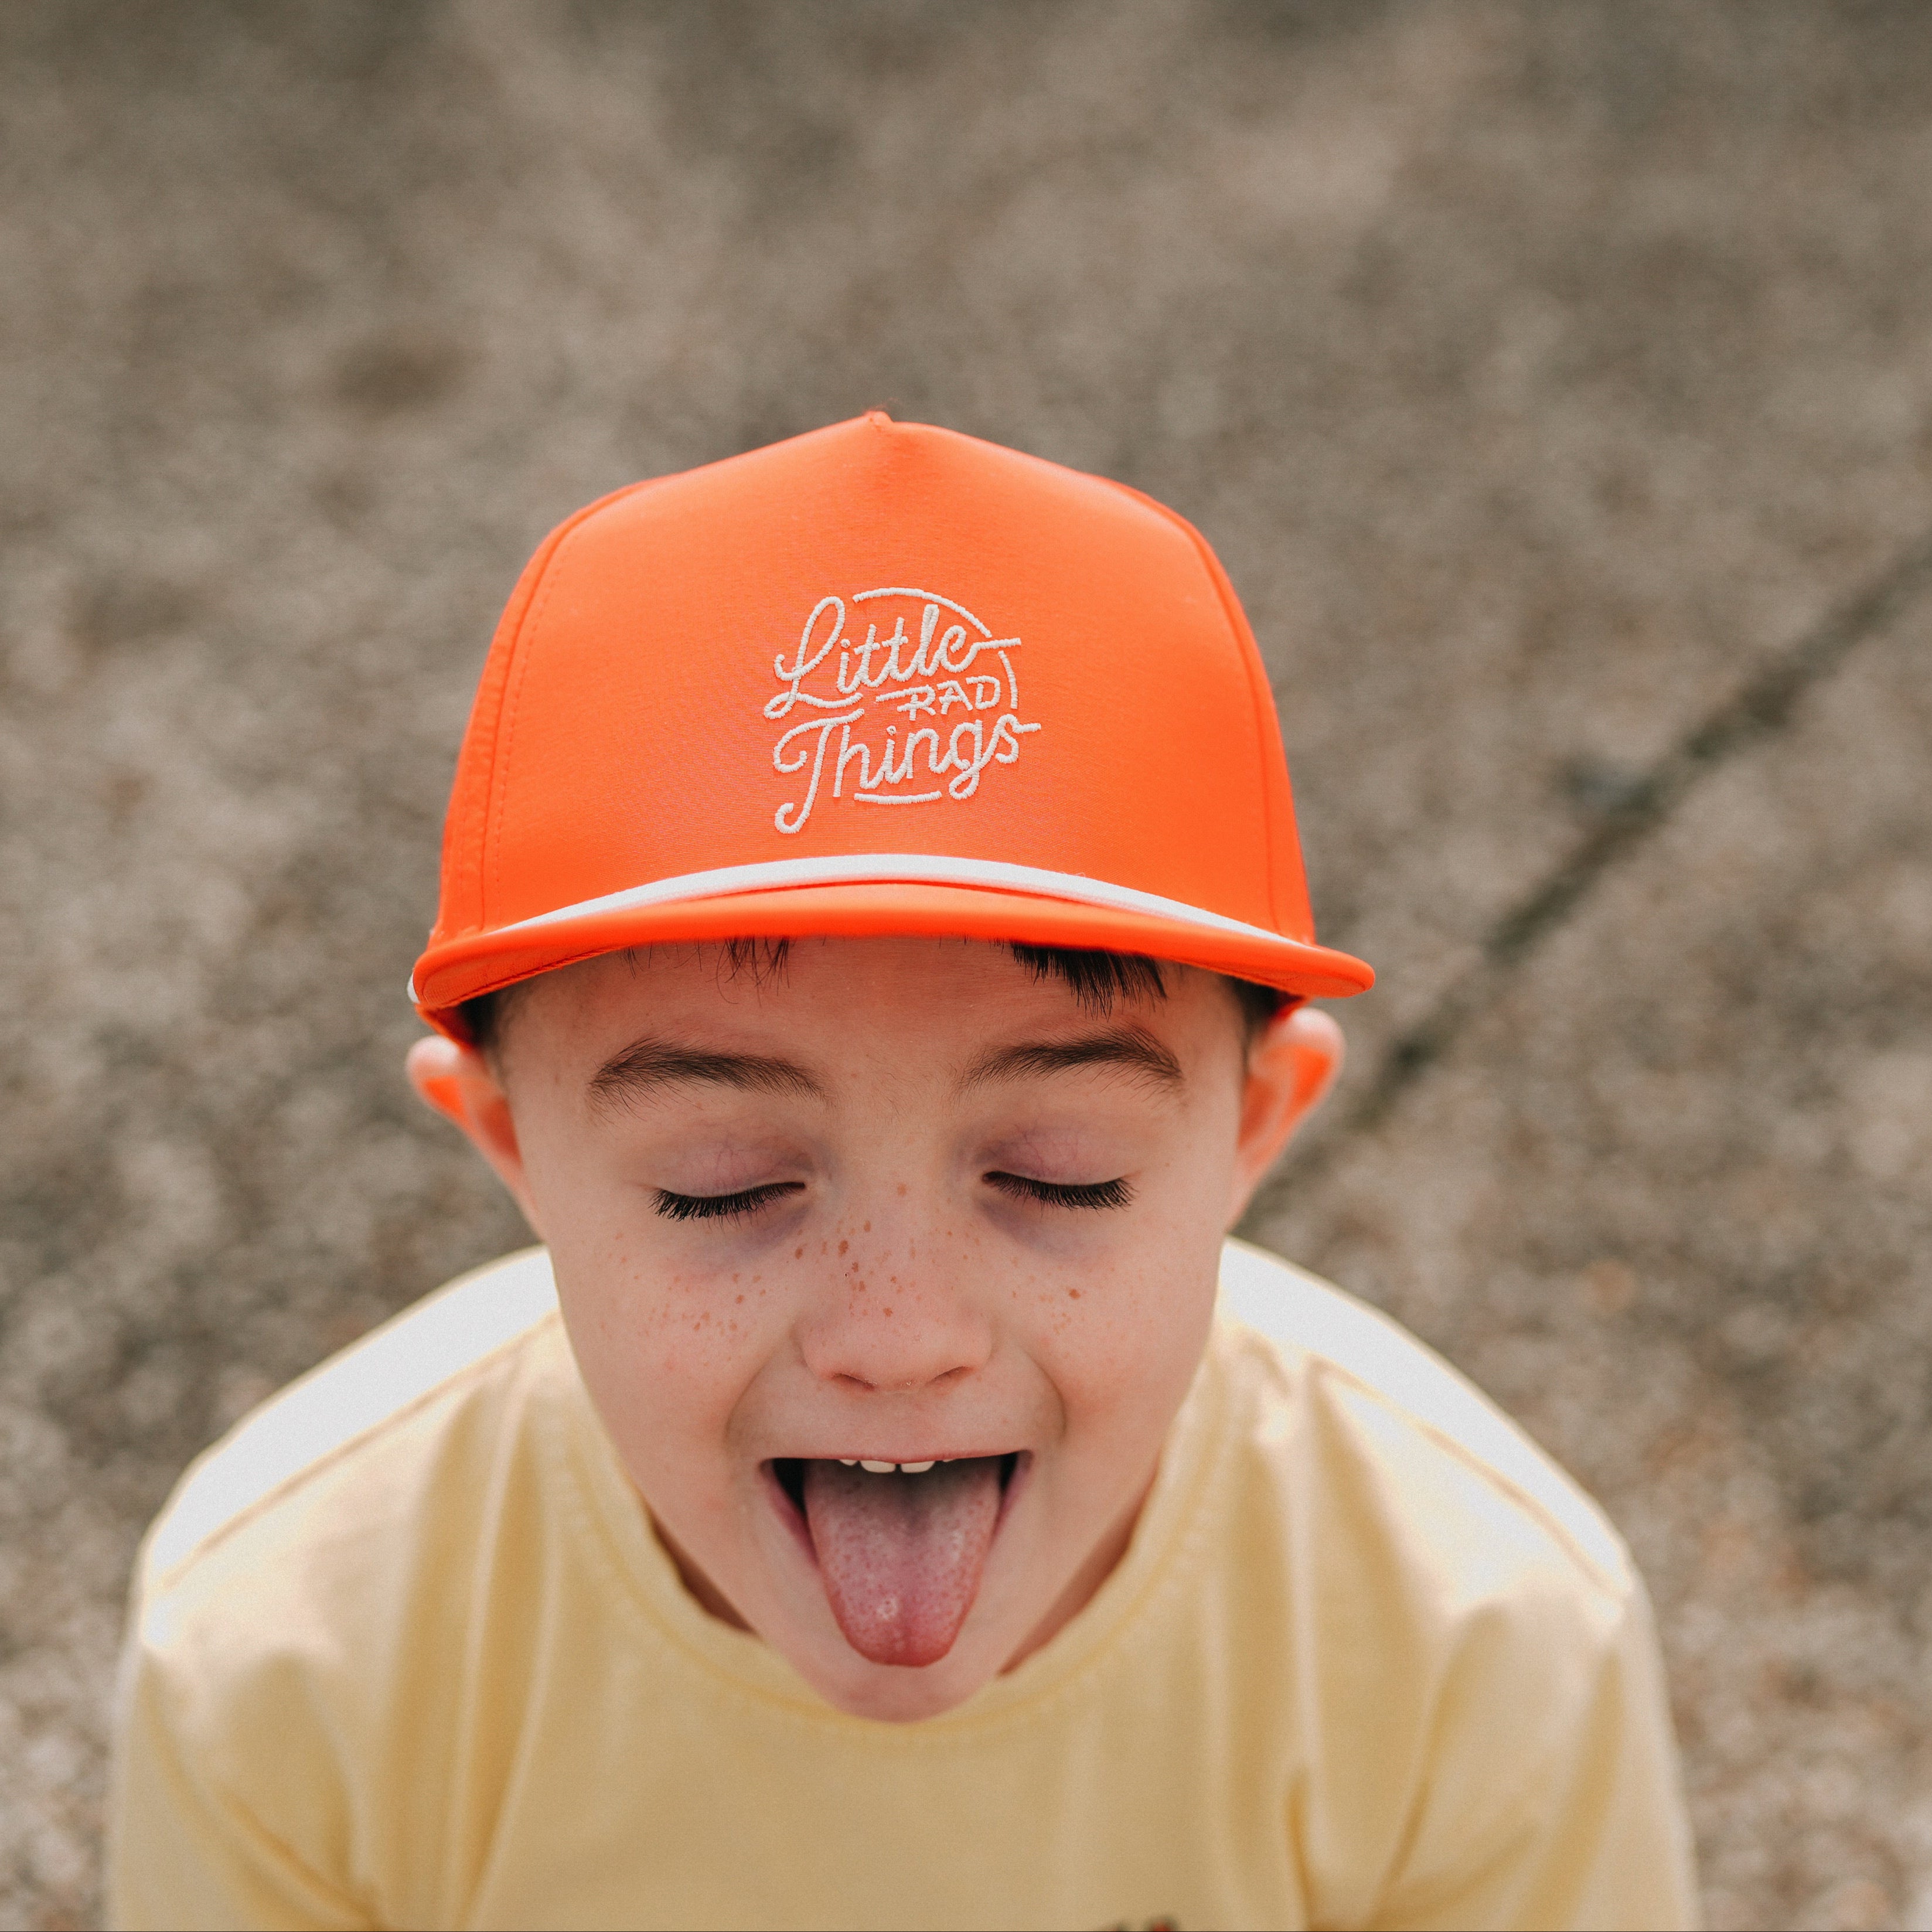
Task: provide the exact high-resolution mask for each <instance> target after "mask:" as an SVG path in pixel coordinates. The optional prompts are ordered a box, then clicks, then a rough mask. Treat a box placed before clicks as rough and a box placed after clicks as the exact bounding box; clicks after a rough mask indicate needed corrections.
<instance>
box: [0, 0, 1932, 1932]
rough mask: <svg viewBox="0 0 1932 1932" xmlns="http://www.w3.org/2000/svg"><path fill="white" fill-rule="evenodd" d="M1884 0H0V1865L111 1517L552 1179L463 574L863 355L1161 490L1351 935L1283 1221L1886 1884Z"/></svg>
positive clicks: (1896, 673) (1905, 890) (1699, 1794)
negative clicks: (519, 1154) (1443, 1371)
mask: <svg viewBox="0 0 1932 1932" xmlns="http://www.w3.org/2000/svg"><path fill="white" fill-rule="evenodd" d="M1928 184H1932V8H1927V7H1924V5H1920V4H1914V3H1909V4H1904V5H1853V4H1839V5H1822V4H1803V5H1790V4H1785V0H1754V4H1753V5H1750V6H1748V7H1747V6H1743V5H1718V4H1711V0H1705V4H1699V5H1652V4H1643V0H1614V4H1603V5H1598V4H1589V0H1576V4H1568V0H1535V4H1518V5H1487V4H1481V0H1455V4H1450V0H1404V4H1398V5H1375V4H1370V0H1348V4H1342V5H1280V4H1272V0H1107V3H1106V4H1094V3H1093V0H1053V4H1051V5H1048V4H1044V3H1043V0H1034V4H1031V5H1028V4H1022V0H992V4H987V0H944V4H941V0H837V4H820V0H785V4H782V5H781V4H777V0H766V4H736V3H735V0H665V4H645V3H644V0H635V4H620V3H619V0H586V4H565V0H546V4H544V5H532V4H528V0H524V4H516V0H461V3H460V4H451V5H434V4H425V0H287V3H286V4H269V0H227V4H219V0H172V4H170V5H166V6H165V7H163V6H156V5H139V4H133V0H123V4H118V5H106V4H101V3H100V0H13V4H11V5H8V6H7V7H5V8H4V9H0V357H4V370H5V374H4V380H0V528H4V542H5V550H4V571H0V989H4V992H0V1093H4V1096H5V1101H4V1126H5V1132H4V1135H3V1136H0V1921H4V1922H5V1923H6V1924H17V1925H22V1926H33V1927H65V1926H71V1925H75V1924H84V1923H86V1922H88V1921H89V1919H90V1918H91V1917H92V1915H94V1914H95V1912H96V1911H97V1910H98V1893H97V1889H96V1886H97V1875H96V1874H97V1859H98V1842H97V1841H98V1823H99V1817H100V1810H101V1791H102V1778H103V1769H104V1745H105V1742H106V1706H107V1695H108V1691H109V1685H110V1674H111V1670H112V1667H113V1657H114V1653H115V1647H116V1643H117V1638H118V1620H119V1616H120V1612H121V1595H122V1591H123V1589H124V1580H125V1577H126V1575H127V1568H128V1565H129V1563H130V1559H131V1557H132V1556H133V1548H134V1544H135V1541H136V1537H137V1536H138V1535H139V1531H140V1529H141V1527H142V1525H143V1523H145V1520H147V1519H148V1517H149V1516H150V1515H151V1513H152V1512H153V1511H154V1509H155V1508H157V1505H159V1503H160V1501H161V1499H162V1498H163V1495H164V1494H165V1493H166V1490H167V1489H168V1487H169V1484H170V1483H171V1482H172V1480H173V1478H174V1477H175V1474H176V1473H177V1472H178V1470H179V1469H180V1467H181V1465H182V1463H184V1461H185V1460H187V1457H189V1456H190V1455H191V1454H193V1452H194V1451H196V1449H198V1448H199V1447H200V1446H201V1445H202V1444H203V1443H205V1442H206V1441H207V1440H208V1439H209V1438H210V1437H211V1436H212V1435H214V1433H217V1431H218V1430H220V1429H221V1428H222V1427H223V1426H224V1425H225V1424H226V1423H227V1422H229V1421H230V1420H232V1419H233V1418H235V1417H236V1415H239V1413H240V1412H242V1410H244V1409H245V1408H247V1407H248V1406H249V1405H250V1404H251V1403H254V1402H255V1401H257V1400H259V1399H260V1397H263V1395H264V1394H266V1393H268V1392H269V1391H270V1390H271V1389H272V1388H274V1387H275V1385H277V1384H278V1383H279V1382H281V1381H283V1380H284V1379H286V1378H287V1377H288V1376H291V1375H293V1374H294V1373H296V1372H297V1371H299V1370H302V1368H304V1367H307V1366H308V1364H311V1363H312V1362H313V1361H315V1360H317V1358H318V1357H320V1356H321V1355H323V1354H324V1353H326V1352H328V1351H329V1350H331V1349H335V1348H336V1347H338V1346H341V1344H343V1343H345V1342H347V1341H348V1340H351V1339H352V1338H353V1337H355V1336H356V1334H359V1333H360V1332H361V1331H362V1330H364V1329H365V1328H367V1327H368V1325H371V1324H372V1323H374V1322H377V1321H378V1320H380V1319H382V1318H383V1316H385V1315H386V1314H387V1313H389V1312H390V1311H391V1310H394V1309H395V1308H396V1307H398V1306H400V1305H401V1304H403V1303H404V1302H406V1301H409V1300H410V1299H412V1298H414V1297H415V1296H416V1295H419V1294H421V1293H422V1292H425V1290H426V1289H429V1288H431V1287H432V1286H434V1285H435V1284H436V1283H438V1282H440V1280H443V1278H445V1277H446V1276H448V1275H449V1274H452V1273H453V1272H455V1271H457V1270H458V1269H460V1268H463V1267H465V1266H466V1265H469V1264H471V1263H473V1262H478V1261H480V1260H481V1259H484V1258H486V1257H487V1256H491V1255H493V1254H495V1253H498V1252H500V1251H501V1250H503V1249H505V1248H506V1247H510V1246H511V1245H514V1244H517V1243H518V1242H519V1241H520V1229H519V1228H518V1226H517V1223H515V1221H514V1219H513V1217H512V1215H511V1212H510V1211H509V1209H508V1207H507V1206H506V1205H505V1203H504V1202H502V1201H500V1200H499V1199H497V1197H496V1194H495V1193H493V1189H492V1187H491V1185H490V1184H489V1183H488V1182H487V1180H486V1178H485V1177H484V1175H483V1173H482V1172H481V1169H480V1168H478V1166H475V1163H473V1162H472V1160H471V1159H470V1158H469V1157H468V1156H467V1155H466V1153H465V1152H464V1151H463V1149H462V1148H460V1146H459V1145H458V1144H457V1142H456V1140H455V1136H454V1135H453V1134H452V1133H450V1132H449V1131H448V1130H445V1129H444V1128H443V1127H441V1126H440V1125H439V1124H437V1123H436V1122H435V1121H433V1120H431V1118H430V1117H429V1116H428V1115H426V1114H423V1113H421V1112H419V1111H418V1110H417V1109H416V1106H415V1103H413V1100H411V1098H410V1096H409V1094H407V1091H406V1089H405V1088H404V1084H403V1082H402V1079H401V1073H400V1068H399V1063H400V1061H401V1055H402V1052H403V1050H404V1048H405V1047H406V1046H407V1044H408V1043H409V1042H410V1040H411V1038H412V1037H414V1035H415V1034H416V1031H418V1028H417V1025H416V1022H415V1020H414V1019H413V1016H412V1015H411V1013H410V1010H409V1008H408V1007H407V1004H406V1002H405V1001H404V996H403V986H404V977H405V975H406V974H407V971H408V968H409V966H410V962H411V960H412V959H413V956H414V954H415V953H416V950H417V947H418V946H419V943H420V941H421V939H422V935H423V934H424V932H425V929H426V928H427V926H428V922H429V919H430V916H431V911H432V909H433V898H434V880H435V870H436V855H437V838H438V832H439V826H440V818H441V814H442V809H443V801H444V797H445V794H446V788H447V786H448V784H449V776H450V772H451V769H452V763H453V760H454V757H455V748H456V745H457V740H458V734H459V732H460V728H461V725H462V722H463V717H464V715H465V713H466V707H467V705H468V702H469V694H470V691H471V688H472V683H473V681H474V679H475V675H476V673H477V670H478V667H479V665H480V663H481V656H482V653H483V650H484V646H485V644H486V643H487V638H488V635H489V632H490V628H491V625H492V623H493V620H494V618H495V616H496V611H497V610H498V608H499V606H500V604H501V603H502V599H503V598H504V597H505V595H507V593H508V589H509V587H510V586H511V582H512V581H513V580H514V577H515V575H516V573H517V569H518V568H519V567H520V565H521V563H522V562H523V559H524V557H525V556H526V553H528V552H529V550H530V549H531V548H532V547H533V545H534V544H535V543H536V541H538V538H540V537H541V535H542V534H543V532H544V531H545V530H546V529H547V528H548V527H549V526H550V525H551V524H552V523H554V522H555V521H556V520H558V519H559V517H562V516H563V515H564V514H565V513H566V512H567V511H569V510H571V509H572V508H574V507H575V506H577V505H578V504H580V503H581V502H584V501H586V499H589V498H590V497H592V496H596V495H598V493H601V492H602V491H604V490H609V489H610V488H612V487H614V486H616V485H617V484H621V483H624V482H626V481H629V480H631V479H632V478H636V477H638V476H642V475H649V474H652V473H653V472H661V471H664V470H669V469H680V468H683V467H685V466H689V465H691V464H694V463H701V462H704V461H706V460H710V459H712V458H717V457H721V456H724V455H730V454H732V453H733V452H737V451H739V450H742V449H746V448H748V447H749V446H753V445H755V444H758V443H764V442H766V441H769V440H772V439H773V438H775V437H781V436H784V435H787V434H791V433H793V432H794V431H801V430H804V429H807V428H811V427H813V426H814V425H819V424H822V423H824V422H829V421H832V420H834V419H838V418H840V417H844V416H850V415H852V414H854V413H856V412H857V411H859V410H861V409H862V408H864V407H865V406H867V405H868V404H885V405H886V406H887V407H890V408H891V409H892V410H893V411H894V412H895V413H897V414H898V415H901V416H906V417H910V418H913V419H922V420H926V421H930V422H940V423H944V424H947V425H951V426H952V427H953V428H958V429H961V430H965V431H971V432H974V433H976V434H980V435H982V436H986V437H993V438H995V439H997V440H1000V441H1002V442H1006V443H1013V444H1016V445H1017V446H1019V447H1021V448H1022V449H1028V450H1031V451H1033V452H1037V453H1038V454H1040V455H1043V456H1046V457H1050V458H1054V459H1056V460H1058V461H1061V462H1063V463H1072V464H1075V465H1077V466H1082V467H1085V468H1091V469H1099V470H1102V471H1104V472H1106V473H1107V474H1108V475H1112V476H1117V477H1120V478H1124V479H1125V480H1126V481H1129V482H1131V483H1133V484H1136V485H1137V486H1138V487H1140V488H1142V489H1143V490H1148V491H1151V492H1152V493H1154V494H1155V495H1156V496H1160V497H1161V498H1163V499H1165V500H1166V501H1167V502H1171V503H1172V504H1174V505H1176V506H1177V507H1178V508H1180V509H1181V511H1183V512H1184V514H1187V516H1189V517H1191V518H1193V520H1195V521H1196V523H1199V525H1200V526H1202V529H1204V530H1205V532H1207V534H1208V536H1209V538H1211V540H1212V541H1213V542H1214V544H1216V545H1217V547H1218V548H1219V550H1220V553H1221V554H1222V556H1223V558H1224V559H1226V562H1227V564H1228V565H1229V569H1230V571H1231V572H1232V575H1233V577H1234V579H1235V583H1236V584H1237V585H1238V587H1239V589H1240V590H1241V593H1242V595H1243V596H1244V598H1245V600H1246V601H1247V605H1248V607H1249V610H1250V613H1251V614H1252V616H1253V619H1254V622H1255V626H1256V630H1257V631H1258V633H1259V635H1260V637H1261V639H1262V643H1263V646H1264V649H1265V652H1266V653H1267V655H1268V661H1269V664H1270V666H1271V670H1272V673H1273V676H1274V682H1275V688H1276V690H1277V694H1278V696H1279V699H1280V706H1281V714H1282V719H1283V728H1284V731H1285V733H1286V739H1287V743H1288V748H1289V757H1290V760H1291V763H1292V766H1293V768H1294V770H1295V776H1296V781H1297V787H1298V793H1299V795H1300V799H1301V809H1302V812H1303V814H1304V825H1305V830H1306V835H1307V841H1308V846H1309V858H1310V867H1311V871H1312V874H1313V883H1314V889H1315V893H1316V907H1317V911H1318V916H1319V918H1320V920H1321V922H1322V929H1323V932H1324V935H1325V937H1326V938H1329V939H1330V940H1331V941H1334V943H1336V944H1340V945H1342V946H1344V947H1349V948H1350V949H1351V950H1355V951H1358V952H1360V953H1363V954H1364V955H1366V956H1367V957H1368V958H1369V959H1371V960H1373V962H1376V965H1378V966H1379V968H1380V969H1381V971H1382V976H1383V977H1382V985H1381V986H1380V988H1379V989H1378V990H1377V992H1376V993H1375V994H1374V995H1372V996H1371V997H1370V998H1368V999H1366V1000H1363V1001H1359V1002H1357V1003H1355V1004H1354V1005H1353V1006H1352V1007H1349V1009H1348V1010H1346V1013H1345V1014H1344V1016H1343V1017H1344V1019H1345V1020H1346V1024H1347V1025H1348V1027H1349V1029H1350V1033H1351V1037H1352V1043H1353V1048H1354V1059H1353V1064H1352V1069H1351V1071H1350V1074H1349V1079H1348V1082H1347V1083H1346V1087H1345V1088H1344V1090H1343V1093H1342V1094H1341V1095H1340V1098H1339V1100H1338V1101H1337V1103H1336V1104H1335V1106H1334V1109H1333V1111H1332V1113H1331V1118H1330V1120H1329V1121H1328V1124H1327V1125H1326V1127H1325V1128H1324V1129H1323V1130H1322V1131H1321V1132H1320V1133H1316V1134H1314V1135H1312V1136H1310V1140H1309V1142H1308V1143H1307V1145H1306V1146H1305V1147H1304V1148H1301V1150H1299V1151H1298V1152H1297V1154H1295V1156H1294V1157H1292V1159H1291V1160H1290V1161H1289V1163H1288V1164H1287V1166H1286V1168H1285V1169H1284V1171H1283V1174H1282V1175H1281V1176H1280V1178H1279V1180H1278V1181H1277V1182H1276V1183H1275V1184H1273V1185H1272V1186H1271V1189H1270V1190H1269V1192H1268V1195H1267V1196H1266V1197H1265V1199H1264V1201H1263V1202H1262V1204H1261V1205H1260V1207H1259V1208H1258V1209H1257V1211H1256V1214H1254V1215H1253V1217H1251V1220H1250V1229H1249V1232H1252V1233H1253V1234H1254V1235H1256V1236H1257V1238H1260V1239H1262V1240H1264V1241H1268V1243H1270V1244H1273V1245H1274V1246H1277V1247H1280V1248H1281V1249H1282V1250H1284V1251H1285V1252H1286V1253H1289V1254H1290V1255H1292V1256H1295V1257H1297V1258H1298V1259H1300V1260H1301V1261H1303V1262H1305V1263H1307V1264H1308V1265H1311V1266H1313V1267H1315V1268H1318V1269H1319V1270H1321V1271H1323V1272H1325V1273H1326V1274H1330V1275H1331V1276H1333V1277H1334V1278H1336V1279H1337V1280H1339V1281H1340V1282H1341V1283H1343V1285H1345V1286H1347V1287H1349V1288H1350V1289H1353V1290H1355V1292H1357V1293H1358V1294H1361V1295H1365V1296H1367V1297H1369V1298H1371V1299H1373V1300H1374V1301H1376V1302H1378V1303H1379V1304H1382V1306H1384V1307H1387V1308H1388V1309H1390V1310H1391V1311H1393V1312H1394V1313H1395V1314H1396V1315H1397V1316H1400V1318H1401V1319H1403V1320H1404V1321H1405V1322H1409V1324H1411V1325H1412V1326H1413V1327H1415V1328H1416V1329H1418V1331H1420V1332H1421V1334H1423V1335H1424V1337H1427V1339H1428V1340H1430V1341H1432V1342H1433V1343H1435V1344H1436V1346H1438V1347H1439V1348H1441V1349H1443V1350H1444V1351H1445V1352H1446V1353H1447V1354H1448V1355H1449V1356H1450V1357H1451V1359H1453V1360H1454V1361H1456V1362H1457V1364H1460V1366H1461V1367H1463V1368H1464V1369H1465V1370H1467V1371H1468V1372H1469V1373H1470V1374H1472V1376H1475V1378H1476V1379H1477V1380H1478V1381H1479V1382H1481V1383H1482V1384H1483V1385H1484V1386H1485V1387H1486V1388H1488V1389H1489V1390H1490V1391H1491V1392H1492V1393H1493V1394H1494V1395H1495V1396H1496V1397H1497V1398H1498V1399H1499V1400H1501V1401H1502V1403H1504V1404H1505V1406H1508V1408H1509V1409H1511V1410H1512V1411H1513V1412H1514V1413H1515V1414H1516V1415H1518V1416H1519V1417H1520V1418H1523V1421H1525V1422H1526V1424H1527V1425H1528V1427H1529V1428H1530V1429H1531V1430H1532V1431H1533V1432H1534V1433H1535V1434H1536V1435H1537V1436H1538V1437H1539V1438H1540V1439H1541V1441H1542V1442H1544V1444H1545V1445H1547V1447H1549V1448H1550V1449H1551V1450H1552V1451H1554V1452H1555V1453H1556V1454H1557V1455H1558V1456H1559V1457H1560V1458H1562V1460H1564V1461H1565V1463H1567V1464H1568V1466H1570V1467H1571V1469H1573V1470H1574V1471H1575V1472H1576V1473H1577V1475H1579V1476H1580V1478H1582V1479H1583V1481H1584V1482H1585V1483H1586V1484H1588V1485H1589V1487H1591V1488H1592V1490H1594V1491H1595V1493H1597V1494H1598V1496H1600V1497H1601V1498H1602V1499H1603V1500H1604V1502H1605V1503H1606V1505H1607V1507H1608V1508H1609V1509H1610V1512H1611V1513H1612V1514H1613V1516H1614V1517H1615V1518H1616V1520H1617V1522H1618V1523H1619V1525H1620V1526H1621V1527H1622V1529H1623V1530H1624V1532H1625V1534H1626V1535H1628V1538H1630V1540H1631V1542H1632V1544H1634V1547H1635V1549H1636V1551H1637V1556H1638V1557H1639V1559H1640V1562H1641V1563H1642V1565H1643V1568H1644V1570H1645V1571H1646V1574H1647V1575H1648V1576H1649V1580H1650V1582H1651V1584H1652V1588H1653V1589H1654V1591H1655V1595H1656V1598H1657V1600H1658V1608H1659V1612H1660V1617H1661V1625H1662V1630H1663V1635H1664V1646H1665V1649H1666V1652H1667V1655H1668V1658H1669V1662H1670V1670H1671V1675H1672V1684H1673V1696H1674V1699H1675V1703H1676V1713H1677V1719H1678V1723H1679V1727H1680V1730H1681V1734H1682V1739H1683V1743H1684V1746H1685V1754H1686V1760H1687V1765H1688V1777H1689V1780H1690V1785H1691V1801H1692V1805H1693V1808H1694V1815H1695V1819H1696V1823H1697V1832H1698V1835H1699V1838H1700V1846H1701V1853H1702V1858H1703V1870H1704V1874H1705V1878H1706V1887H1707V1892H1708V1897H1709V1910H1710V1912H1711V1915H1712V1919H1713V1921H1715V1923H1716V1924H1719V1925H1721V1926H1786V1925H1808V1926H1814V1925H1815V1926H1835V1927H1876V1926H1889V1925H1897V1924H1903V1925H1912V1926H1925V1925H1927V1924H1932V1777H1928V1772H1932V1673H1928V1670H1927V1662H1928V1658H1927V1646H1928V1640H1932V1485H1928V1483H1927V1472H1928V1468H1932V1462H1928V1452H1932V1296H1928V1295H1927V1292H1926V1291H1927V1289H1928V1287H1932V1208H1928V1188H1927V1182H1928V1176H1932V836H1928V834H1932V805H1928V793H1932V785H1929V784H1928V781H1932V757H1928V744H1932V550H1928V548H1927V543H1928V537H1932V221H1928V219H1927V198H1928V196H1927V190H1928Z"/></svg>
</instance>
